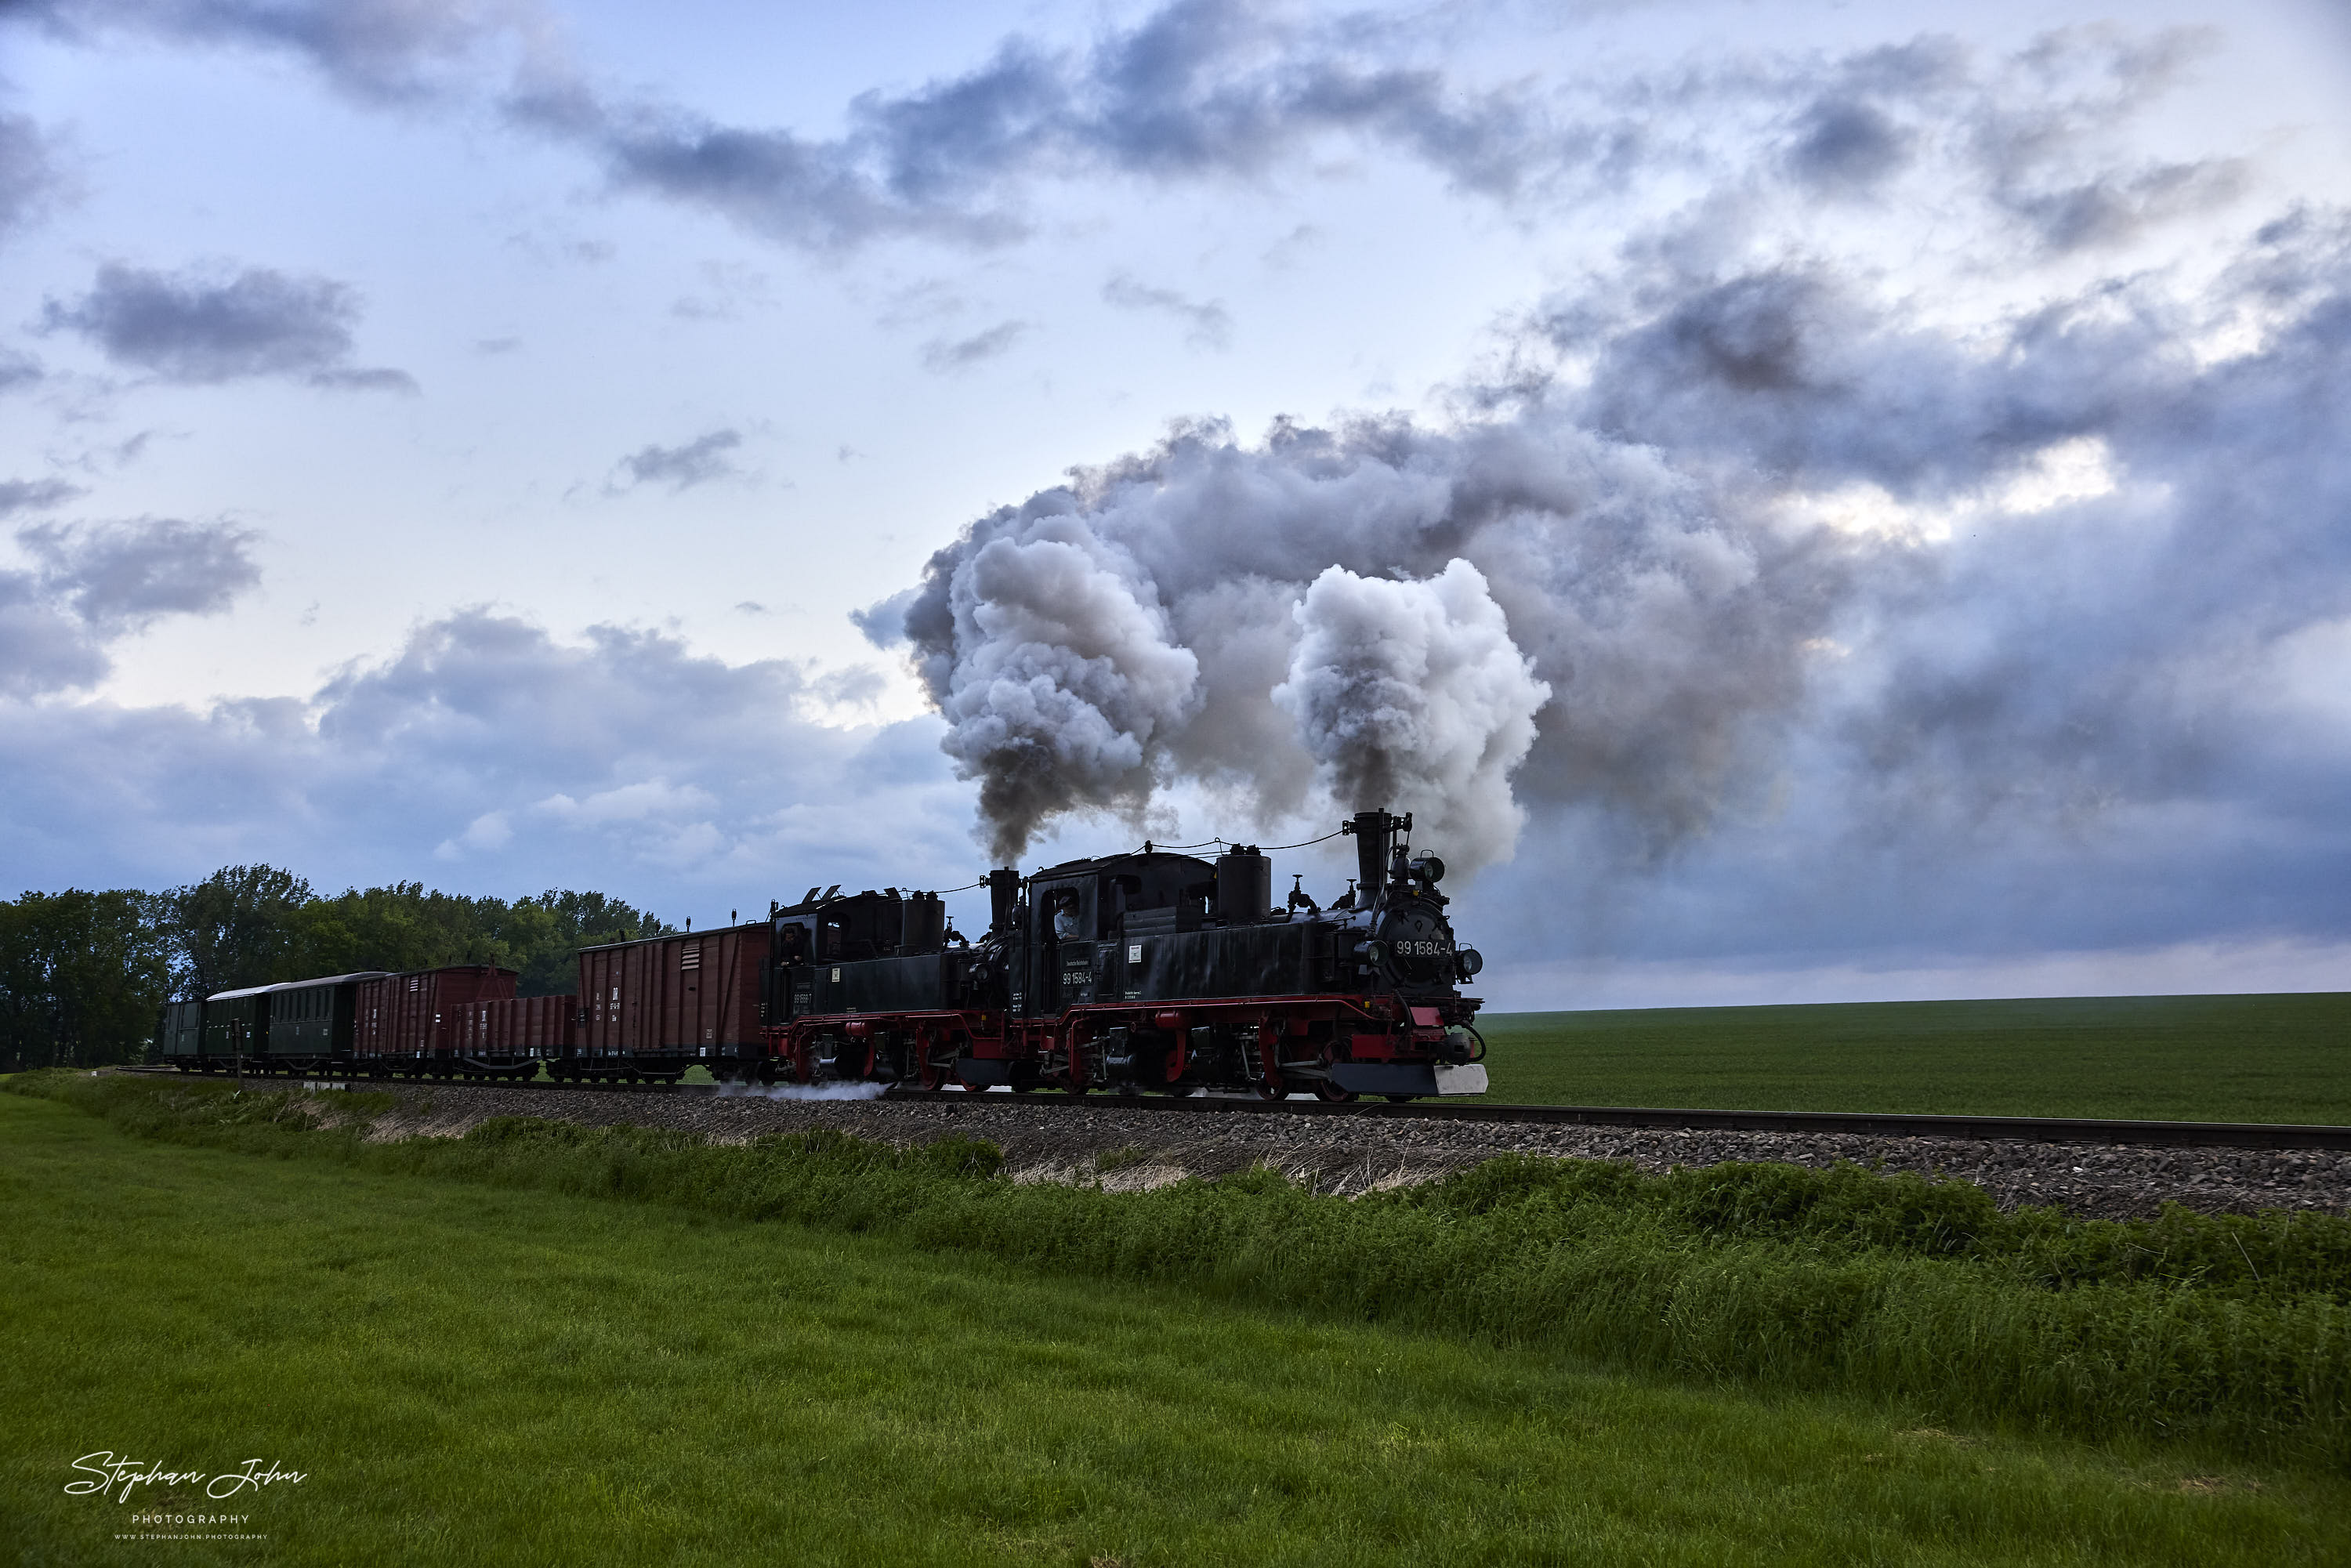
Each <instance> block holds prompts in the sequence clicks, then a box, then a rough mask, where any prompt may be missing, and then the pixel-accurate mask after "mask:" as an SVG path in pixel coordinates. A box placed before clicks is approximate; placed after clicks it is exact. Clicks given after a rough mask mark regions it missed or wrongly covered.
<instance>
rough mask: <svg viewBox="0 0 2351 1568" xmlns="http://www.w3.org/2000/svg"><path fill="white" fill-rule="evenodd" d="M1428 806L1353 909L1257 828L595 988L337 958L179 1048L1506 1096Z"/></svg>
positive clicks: (1369, 851) (1393, 828)
mask: <svg viewBox="0 0 2351 1568" xmlns="http://www.w3.org/2000/svg"><path fill="white" fill-rule="evenodd" d="M1411 827H1412V819H1411V817H1410V816H1409V815H1405V816H1401V817H1399V816H1395V815H1393V814H1391V813H1389V812H1387V811H1384V810H1371V811H1359V812H1357V813H1356V814H1355V815H1354V816H1353V818H1351V819H1349V820H1348V821H1347V822H1346V823H1345V824H1344V828H1343V831H1347V832H1350V833H1352V834H1353V835H1354V839H1355V849H1356V858H1357V871H1358V875H1357V877H1356V879H1355V882H1354V884H1353V886H1352V887H1351V888H1350V889H1349V891H1348V892H1347V894H1344V895H1343V896H1342V897H1341V898H1339V899H1337V900H1336V901H1334V903H1333V904H1331V905H1330V906H1328V907H1323V906H1320V905H1317V904H1315V903H1314V901H1313V900H1312V899H1311V898H1310V897H1308V896H1307V895H1306V894H1304V893H1303V892H1301V891H1300V890H1298V889H1297V888H1295V887H1293V888H1292V890H1291V891H1290V894H1288V896H1287V897H1286V899H1285V900H1283V901H1282V902H1281V903H1280V904H1276V902H1275V899H1274V896H1273V882H1272V865H1271V862H1270V861H1269V860H1268V859H1267V858H1266V857H1265V856H1264V855H1263V854H1261V853H1259V852H1258V851H1257V850H1256V849H1254V848H1252V847H1249V846H1235V847H1233V848H1231V849H1229V850H1228V851H1227V852H1225V853H1223V854H1220V855H1218V856H1217V858H1216V859H1215V860H1213V861H1209V860H1203V859H1199V858H1196V857H1195V856H1191V855H1186V854H1178V853H1171V852H1166V851H1163V850H1157V849H1155V848H1153V847H1152V846H1151V845H1149V844H1145V845H1144V848H1143V849H1142V850H1141V851H1139V852H1134V853H1130V854H1121V855H1112V856H1107V857H1104V858H1101V859H1095V860H1082V861H1071V862H1066V863H1064V864H1061V865H1056V866H1049V867H1047V868H1045V869H1044V870H1041V871H1039V872H1036V873H1032V874H1030V875H1029V876H1027V877H1025V878H1024V877H1022V876H1021V875H1019V873H1017V872H1015V871H1012V870H1001V871H997V872H993V873H989V875H988V876H987V878H986V879H985V885H986V886H987V892H988V894H989V921H988V926H987V931H986V933H985V934H983V935H982V936H979V937H977V939H967V938H965V937H963V936H959V935H958V934H956V932H954V931H953V930H951V929H950V928H949V927H948V925H947V921H946V907H945V904H944V901H943V900H942V899H941V898H940V897H939V895H938V894H935V893H919V892H917V893H902V892H900V891H899V890H898V889H896V888H886V889H883V891H881V892H878V893H877V892H865V893H857V894H841V892H840V890H839V889H838V888H837V887H836V888H831V889H827V890H825V891H823V892H822V893H820V892H819V891H818V890H817V889H814V888H811V889H810V890H809V892H808V894H807V895H806V896H805V897H803V898H801V899H799V901H797V902H795V903H793V904H789V905H786V904H775V905H773V906H771V907H770V909H769V912H768V918H767V919H766V920H764V921H759V922H754V923H750V924H746V925H729V926H726V927H724V928H721V929H718V930H715V931H706V932H701V933H691V932H689V933H684V934H673V935H668V936H657V937H651V938H646V939H644V940H642V941H637V942H630V943H622V944H618V945H615V946H603V947H591V948H587V949H585V950H583V951H582V952H581V953H580V956H579V964H580V991H579V994H578V996H577V998H515V997H514V995H513V977H512V975H511V972H509V971H505V970H493V969H482V968H478V967H476V968H467V969H463V970H439V971H425V972H423V973H420V974H416V975H405V976H402V975H374V974H369V975H354V976H336V977H331V978H328V979H323V980H315V981H297V982H290V983H287V984H285V985H281V986H273V987H265V988H256V989H255V990H250V991H246V992H237V993H224V994H222V995H221V996H218V997H214V998H207V999H206V1000H205V1001H204V1002H186V1003H174V1004H172V1008H170V1009H167V1010H166V1017H165V1019H164V1024H163V1030H162V1036H163V1039H162V1048H163V1052H164V1056H165V1060H166V1061H174V1062H176V1064H178V1065H180V1066H182V1067H183V1068H187V1069H192V1070H193V1069H216V1068H217V1067H219V1066H221V1065H224V1064H225V1061H224V1059H225V1057H226V1056H227V1055H228V1054H230V1053H231V1051H234V1052H235V1054H236V1055H237V1056H238V1057H239V1058H240V1059H241V1060H243V1061H246V1062H248V1063H252V1064H257V1065H263V1066H266V1067H274V1068H277V1069H279V1070H283V1071H294V1072H303V1073H316V1072H321V1071H326V1072H346V1073H350V1074H353V1075H359V1076H379V1077H381V1076H394V1075H400V1076H422V1077H436V1078H446V1077H466V1078H507V1077H522V1076H532V1075H536V1074H537V1073H538V1071H539V1070H540V1069H541V1068H542V1067H543V1068H545V1069H546V1070H547V1071H548V1072H549V1074H550V1075H552V1076H553V1077H555V1078H557V1079H559V1080H567V1081H573V1082H595V1081H611V1080H623V1081H630V1082H634V1081H642V1080H647V1079H651V1080H656V1081H659V1080H669V1081H674V1080H675V1079H677V1078H678V1077H680V1076H682V1075H683V1074H684V1072H685V1071H687V1069H689V1068H691V1067H694V1066H697V1065H698V1066H701V1067H704V1068H705V1069H706V1070H708V1071H710V1073H711V1074H712V1075H713V1076H714V1077H716V1078H717V1079H719V1080H720V1081H721V1082H799V1083H824V1082H866V1083H882V1084H906V1085H910V1086H914V1085H919V1086H921V1087H925V1088H931V1089H939V1088H945V1087H947V1086H949V1085H955V1084H960V1085H962V1086H963V1087H965V1088H967V1089H971V1090H984V1089H988V1088H994V1087H997V1086H999V1085H1000V1086H1004V1087H1008V1088H1009V1089H1011V1090H1014V1091H1016V1092H1028V1091H1035V1090H1040V1089H1044V1090H1058V1091H1061V1092H1068V1093H1073V1094H1083V1093H1085V1092H1089V1091H1092V1090H1109V1091H1116V1092H1174V1093H1188V1092H1195V1091H1199V1090H1207V1089H1218V1090H1241V1091H1252V1092H1256V1093H1258V1094H1261V1095H1264V1096H1266V1097H1268V1098H1275V1099H1279V1098H1282V1097H1285V1096H1287V1095H1290V1094H1292V1093H1311V1094H1314V1095H1316V1096H1318V1097H1320V1098H1322V1099H1325V1100H1335V1101H1344V1100H1353V1099H1355V1098H1357V1097H1359V1096H1362V1095H1365V1094H1373V1095H1384V1096H1386V1097H1388V1098H1390V1099H1395V1100H1404V1099H1411V1098H1415V1097H1417V1096H1422V1095H1430V1094H1464V1093H1479V1092H1484V1090H1485V1087H1486V1071H1485V1069H1484V1067H1483V1066H1482V1065H1480V1059H1481V1058H1482V1057H1483V1055H1484V1045H1483V1041H1482V1040H1480V1039H1479V1035H1478V1033H1477V1030H1476V1029H1475V1028H1474V1026H1473V1019H1475V1017H1476V1015H1477V1011H1478V1008H1479V1001H1478V998H1474V997H1469V996H1465V995H1463V994H1462V989H1461V987H1462V985H1463V983H1464V982H1466V981H1468V980H1469V979H1470V978H1472V977H1475V976H1476V974H1477V973H1478V970H1479V962H1480V961H1479V956H1478V953H1477V951H1476V950H1475V949H1474V948H1469V947H1464V946H1458V944H1457V943H1456V941H1455V938H1454V932H1453V927H1452V924H1451V922H1450V921H1449V920H1448V919H1447V915H1446V906H1447V897H1446V895H1445V894H1443V893H1441V892H1439V891H1438V883H1440V882H1441V881H1442V880H1443V878H1444V875H1445V867H1444V862H1442V861H1440V860H1438V859H1437V857H1436V856H1434V855H1427V854H1420V855H1416V854H1414V853H1413V852H1411V850H1410V849H1409V848H1408V847H1407V846H1406V843H1405V834H1408V833H1409V832H1410V831H1411ZM500 977H503V990H501V980H500ZM444 989H445V991H446V1000H445V1004H444V1003H443V1002H442V1001H441V1000H440V999H439V998H441V997H442V994H443V992H444ZM313 993H316V994H315V995H314V994H313ZM280 1014H282V1015H283V1023H284V1025H285V1026H286V1027H284V1028H280V1027H279V1023H278V1019H277V1015H280ZM509 1015H511V1016H509ZM281 1035H282V1036H283V1037H284V1040H283V1043H282V1048H281V1042H280V1038H279V1037H280V1036H281Z"/></svg>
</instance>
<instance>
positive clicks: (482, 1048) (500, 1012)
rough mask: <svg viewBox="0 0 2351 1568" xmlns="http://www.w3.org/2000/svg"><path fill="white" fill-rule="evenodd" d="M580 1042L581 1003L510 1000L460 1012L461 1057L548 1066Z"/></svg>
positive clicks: (559, 999)
mask: <svg viewBox="0 0 2351 1568" xmlns="http://www.w3.org/2000/svg"><path fill="white" fill-rule="evenodd" d="M579 1038H580V998H578V997H508V998H505V999H504V1000H501V1001H492V1002H475V1003H474V1004H473V1005H472V1006H471V1007H467V1008H460V1009H458V1011H457V1051H458V1053H459V1054H460V1055H465V1056H479V1057H486V1058H500V1059H505V1060H508V1061H536V1060H544V1059H549V1058H554V1057H559V1056H562V1055H564V1054H565V1053H566V1052H567V1051H569V1050H570V1048H571V1047H572V1045H574V1044H575V1043H576V1042H577V1041H578V1040H579Z"/></svg>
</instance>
